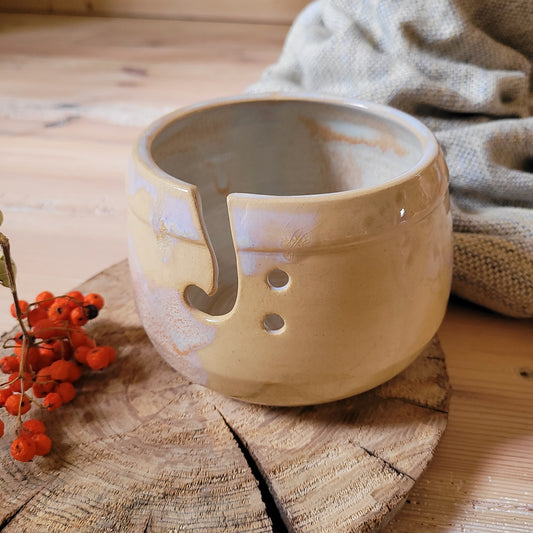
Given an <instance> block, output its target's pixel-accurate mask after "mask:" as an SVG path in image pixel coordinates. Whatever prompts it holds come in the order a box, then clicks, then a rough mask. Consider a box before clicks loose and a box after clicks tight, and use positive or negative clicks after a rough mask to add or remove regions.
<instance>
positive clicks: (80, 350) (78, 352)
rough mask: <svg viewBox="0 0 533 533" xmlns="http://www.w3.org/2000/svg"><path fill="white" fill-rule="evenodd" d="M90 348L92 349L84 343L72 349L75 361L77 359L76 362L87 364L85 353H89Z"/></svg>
mask: <svg viewBox="0 0 533 533" xmlns="http://www.w3.org/2000/svg"><path fill="white" fill-rule="evenodd" d="M90 350H92V348H91V347H90V346H86V345H81V346H78V347H77V348H76V349H75V350H74V359H76V361H78V363H81V364H82V365H86V364H87V354H88V353H89V351H90Z"/></svg>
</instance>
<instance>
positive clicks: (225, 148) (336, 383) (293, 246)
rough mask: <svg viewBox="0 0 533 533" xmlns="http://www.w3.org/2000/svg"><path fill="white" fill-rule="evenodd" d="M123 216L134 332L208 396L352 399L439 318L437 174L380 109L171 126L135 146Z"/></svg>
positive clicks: (239, 114) (296, 103)
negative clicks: (142, 333)
mask: <svg viewBox="0 0 533 533" xmlns="http://www.w3.org/2000/svg"><path fill="white" fill-rule="evenodd" d="M128 203H129V228H130V235H129V249H130V268H131V272H132V279H133V283H134V288H135V293H136V299H137V305H138V309H139V313H140V316H141V319H142V321H143V324H144V326H145V328H146V331H147V333H148V335H149V336H150V338H151V340H152V342H153V343H154V345H155V346H156V348H157V350H158V351H159V353H160V354H161V355H162V356H163V357H164V358H165V359H166V360H167V361H168V362H169V363H170V364H171V365H172V366H173V367H174V368H176V369H177V370H179V371H180V372H182V373H183V374H184V375H185V376H186V377H188V378H189V379H191V380H192V381H194V382H197V383H201V384H203V385H206V386H208V387H211V388H213V389H215V390H217V391H220V392H222V393H224V394H227V395H230V396H233V397H236V398H240V399H243V400H246V401H252V402H258V403H267V404H275V405H295V404H311V403H320V402H325V401H330V400H335V399H338V398H343V397H346V396H349V395H352V394H356V393H359V392H362V391H364V390H368V389H369V388H372V387H374V386H376V385H378V384H380V383H382V382H384V381H386V380H387V379H389V378H391V377H392V376H394V375H395V374H397V373H398V372H400V371H401V370H402V369H403V368H405V367H406V366H407V365H408V364H409V363H410V362H411V361H412V360H413V359H414V358H415V357H416V356H417V354H418V353H419V352H420V351H421V349H422V348H423V347H424V346H425V344H426V343H427V342H428V341H429V340H430V339H431V338H432V336H433V335H434V333H435V332H436V330H437V328H438V326H439V324H440V322H441V320H442V318H443V316H444V312H445V307H446V302H447V298H448V294H449V289H450V280H451V268H452V239H451V219H450V213H449V205H448V195H447V170H446V165H445V163H444V159H443V157H442V154H441V153H440V151H439V149H438V146H437V144H436V141H435V139H434V138H433V136H432V135H431V133H430V132H429V131H428V130H427V129H426V128H425V127H424V126H422V125H421V124H420V123H418V122H417V121H416V120H414V119H412V118H411V117H409V116H407V115H405V114H403V113H400V112H397V111H395V110H392V109H390V108H386V107H382V106H375V105H369V104H361V103H354V102H344V101H332V100H326V99H323V98H313V97H282V96H270V97H268V96H267V97H261V96H260V97H257V96H254V97H246V98H242V97H241V98H239V99H230V100H225V101H221V102H215V103H211V104H206V105H203V106H196V107H194V108H189V109H186V110H183V111H179V112H177V113H174V114H172V115H169V116H167V117H163V118H162V119H161V120H160V121H158V122H156V123H155V124H154V125H152V126H151V127H150V128H149V129H148V130H147V131H146V133H145V134H144V135H143V136H142V137H141V139H140V141H139V144H138V146H137V148H136V150H135V152H134V155H133V159H132V164H131V167H130V170H129V177H128ZM206 293H207V294H206ZM207 295H209V296H207Z"/></svg>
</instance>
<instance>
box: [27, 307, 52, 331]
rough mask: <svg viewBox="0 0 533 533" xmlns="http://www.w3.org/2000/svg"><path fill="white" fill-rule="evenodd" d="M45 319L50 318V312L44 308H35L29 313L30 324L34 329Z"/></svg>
mask: <svg viewBox="0 0 533 533" xmlns="http://www.w3.org/2000/svg"><path fill="white" fill-rule="evenodd" d="M45 318H48V311H47V310H46V309H45V308H44V307H34V308H33V309H32V310H31V311H28V322H29V324H30V326H32V327H33V326H35V324H37V323H38V322H40V321H41V320H44V319H45Z"/></svg>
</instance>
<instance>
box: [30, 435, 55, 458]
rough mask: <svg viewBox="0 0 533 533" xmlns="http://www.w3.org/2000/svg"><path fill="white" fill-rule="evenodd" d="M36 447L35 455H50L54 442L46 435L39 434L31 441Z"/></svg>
mask: <svg viewBox="0 0 533 533" xmlns="http://www.w3.org/2000/svg"><path fill="white" fill-rule="evenodd" d="M30 440H31V442H33V444H34V445H35V455H39V456H43V455H48V454H49V453H50V450H51V449H52V441H51V440H50V437H49V436H48V435H45V434H44V433H37V435H33V437H32V438H31V439H30Z"/></svg>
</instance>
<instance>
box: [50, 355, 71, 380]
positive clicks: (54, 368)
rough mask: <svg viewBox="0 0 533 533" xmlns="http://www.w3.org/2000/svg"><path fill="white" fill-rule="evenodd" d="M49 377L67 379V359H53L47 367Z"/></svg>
mask: <svg viewBox="0 0 533 533" xmlns="http://www.w3.org/2000/svg"><path fill="white" fill-rule="evenodd" d="M48 368H49V369H50V377H51V378H52V379H54V380H55V381H67V380H68V375H69V365H68V361H64V360H63V359H59V360H58V361H54V362H53V363H52V364H51V365H50V366H49V367H48Z"/></svg>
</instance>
